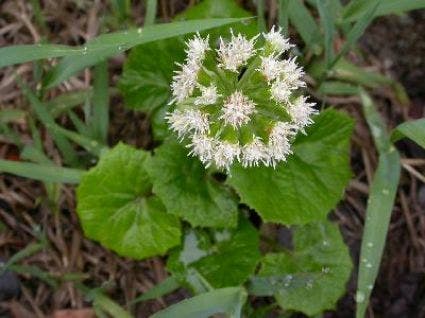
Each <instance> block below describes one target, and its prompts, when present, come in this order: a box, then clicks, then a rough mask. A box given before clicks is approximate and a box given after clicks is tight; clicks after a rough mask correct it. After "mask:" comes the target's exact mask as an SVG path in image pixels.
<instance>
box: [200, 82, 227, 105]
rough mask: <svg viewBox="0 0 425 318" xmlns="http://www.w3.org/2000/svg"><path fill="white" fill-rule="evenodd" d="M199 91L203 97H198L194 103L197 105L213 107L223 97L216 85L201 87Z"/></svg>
mask: <svg viewBox="0 0 425 318" xmlns="http://www.w3.org/2000/svg"><path fill="white" fill-rule="evenodd" d="M199 89H200V90H201V96H199V97H196V99H195V102H194V103H195V105H212V104H215V103H216V102H217V99H218V98H219V97H221V95H220V94H218V93H217V87H216V86H215V85H210V86H207V87H206V86H202V85H199Z"/></svg>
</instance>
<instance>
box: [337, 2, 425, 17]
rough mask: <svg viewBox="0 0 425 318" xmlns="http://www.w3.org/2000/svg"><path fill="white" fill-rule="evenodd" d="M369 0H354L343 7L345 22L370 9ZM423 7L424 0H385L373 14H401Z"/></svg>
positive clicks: (424, 6)
mask: <svg viewBox="0 0 425 318" xmlns="http://www.w3.org/2000/svg"><path fill="white" fill-rule="evenodd" d="M371 5H373V4H372V3H371V1H370V0H356V1H350V3H349V4H348V5H347V6H346V7H345V8H344V14H343V18H344V21H346V22H352V21H356V20H358V19H360V18H361V17H362V16H363V15H364V14H365V13H366V12H367V10H369V9H370V7H371ZM422 8H425V0H385V1H383V2H382V3H381V5H380V6H379V8H378V9H377V10H376V12H375V14H374V16H375V17H377V16H382V15H387V14H391V13H392V14H401V13H404V12H407V11H410V10H415V9H422Z"/></svg>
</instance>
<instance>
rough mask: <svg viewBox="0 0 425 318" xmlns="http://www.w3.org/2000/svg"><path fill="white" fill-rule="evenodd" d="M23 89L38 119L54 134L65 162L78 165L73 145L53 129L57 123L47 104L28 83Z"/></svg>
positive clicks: (53, 136)
mask: <svg viewBox="0 0 425 318" xmlns="http://www.w3.org/2000/svg"><path fill="white" fill-rule="evenodd" d="M22 91H23V93H24V95H25V97H26V98H27V99H28V100H29V102H30V105H31V107H32V109H33V110H34V112H35V114H36V115H37V117H38V119H39V120H40V121H41V122H42V123H43V124H44V125H45V126H46V129H47V130H48V131H49V133H50V134H51V135H52V138H53V140H54V141H55V143H56V145H57V146H58V148H59V150H60V151H61V153H62V155H63V157H64V160H65V162H66V163H68V164H70V165H73V166H75V165H78V157H77V155H76V153H75V150H74V148H73V147H72V145H71V144H70V143H69V141H68V140H67V139H66V138H65V137H63V136H62V135H61V134H57V133H56V132H55V131H53V130H52V128H54V127H55V126H56V123H55V120H54V119H53V117H52V116H51V115H50V113H49V112H48V111H47V108H46V107H45V105H44V104H43V103H42V102H41V101H40V100H39V99H38V98H37V96H35V95H34V94H33V92H31V90H30V89H29V88H28V87H27V86H26V85H22Z"/></svg>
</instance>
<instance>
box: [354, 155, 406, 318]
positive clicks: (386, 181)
mask: <svg viewBox="0 0 425 318" xmlns="http://www.w3.org/2000/svg"><path fill="white" fill-rule="evenodd" d="M399 179H400V155H399V154H398V152H397V150H395V149H394V148H393V151H392V152H391V151H390V152H385V153H382V154H381V155H380V156H379V162H378V168H377V170H376V172H375V175H374V176H373V182H372V184H371V186H370V190H369V200H368V206H367V210H366V221H365V225H364V230H363V237H362V246H361V251H360V264H359V277H358V281H357V293H356V302H357V310H356V317H357V318H363V317H364V315H365V311H366V308H367V304H368V301H369V297H370V294H371V292H372V289H373V285H374V283H375V280H376V276H377V274H378V270H379V264H380V262H381V258H382V252H383V250H384V247H385V240H386V237H387V232H388V226H389V222H390V218H391V212H392V209H393V204H394V199H395V195H396V191H397V185H398V182H399Z"/></svg>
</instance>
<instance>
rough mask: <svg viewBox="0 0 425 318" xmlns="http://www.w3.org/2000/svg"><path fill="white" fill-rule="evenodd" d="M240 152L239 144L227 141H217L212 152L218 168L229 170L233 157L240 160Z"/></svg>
mask: <svg viewBox="0 0 425 318" xmlns="http://www.w3.org/2000/svg"><path fill="white" fill-rule="evenodd" d="M240 154H241V148H240V146H239V144H235V143H231V142H228V141H223V142H218V143H217V147H216V149H215V152H214V163H215V165H216V166H217V168H219V169H226V170H229V168H230V166H231V165H232V163H233V162H234V160H235V159H236V160H237V161H239V160H240Z"/></svg>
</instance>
